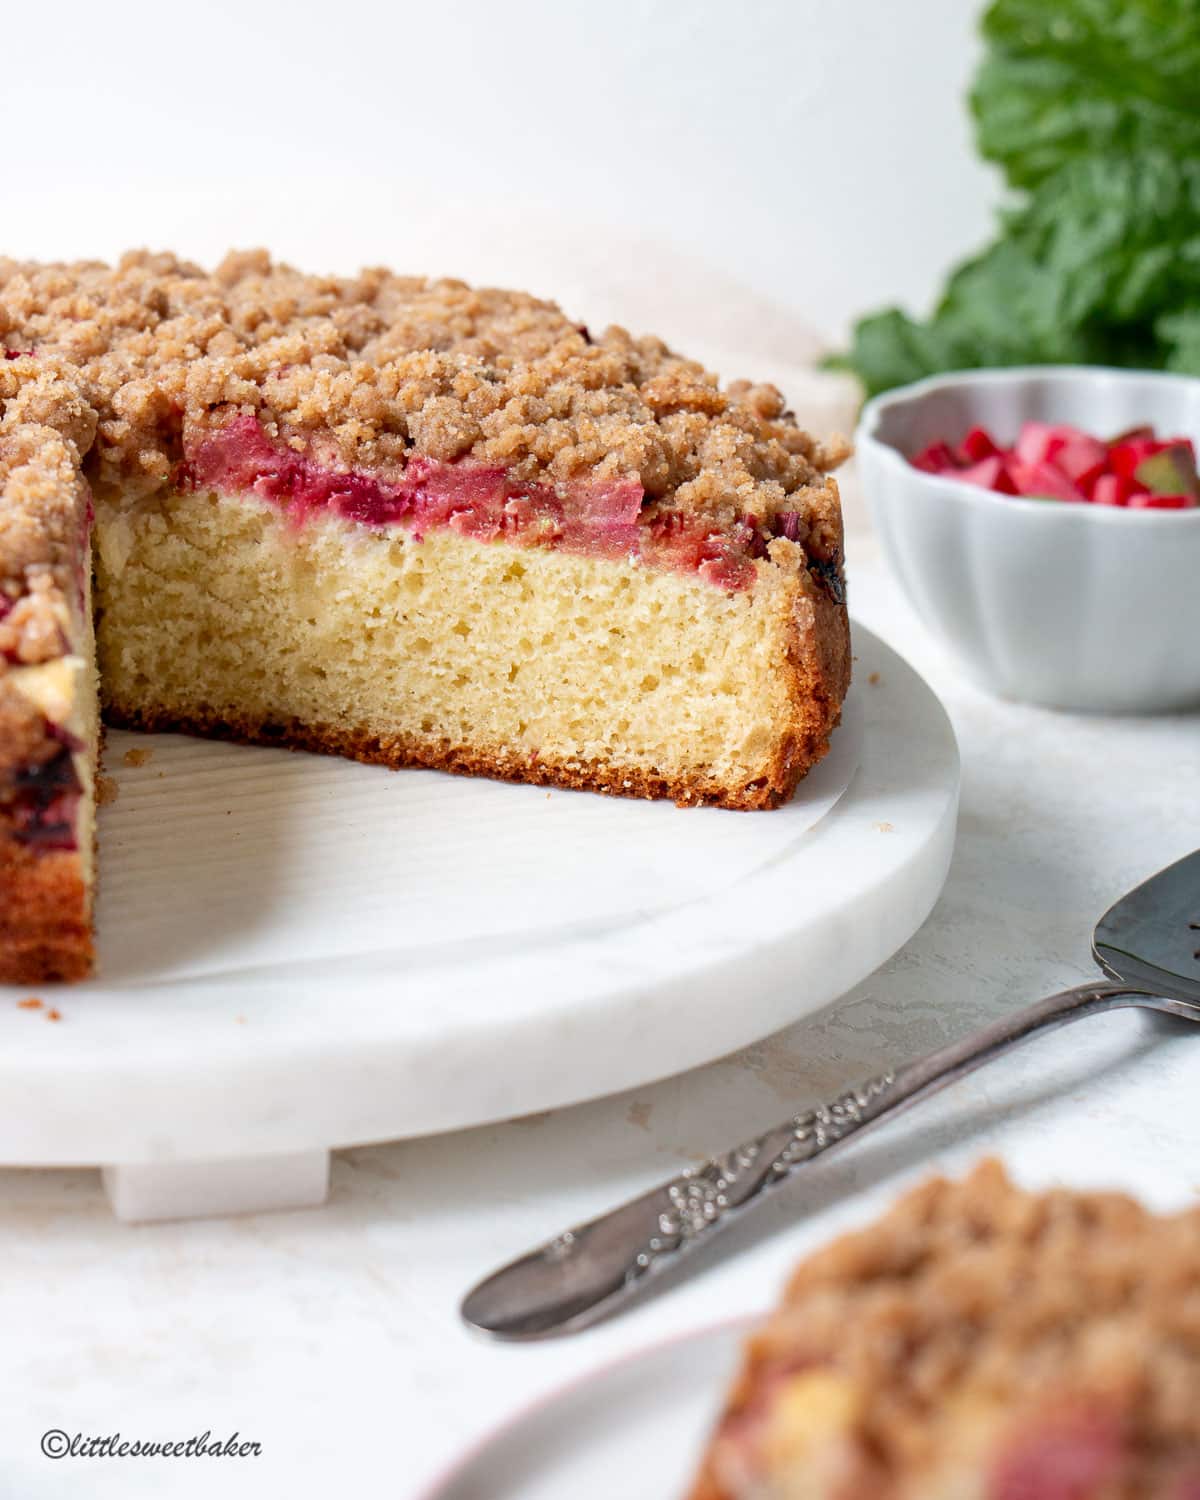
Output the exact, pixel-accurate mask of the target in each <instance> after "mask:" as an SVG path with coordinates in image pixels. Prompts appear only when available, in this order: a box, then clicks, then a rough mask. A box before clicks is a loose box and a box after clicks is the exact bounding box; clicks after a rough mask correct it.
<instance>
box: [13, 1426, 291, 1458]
mask: <svg viewBox="0 0 1200 1500" xmlns="http://www.w3.org/2000/svg"><path fill="white" fill-rule="evenodd" d="M42 1452H43V1453H44V1454H45V1455H46V1457H47V1458H258V1457H259V1456H260V1455H261V1453H262V1444H261V1443H256V1442H252V1441H249V1440H247V1439H245V1438H243V1437H242V1435H241V1433H240V1432H234V1433H231V1434H230V1435H229V1437H227V1438H219V1437H218V1438H214V1437H213V1435H212V1433H211V1432H201V1433H198V1434H196V1435H194V1436H192V1437H189V1438H176V1439H173V1440H168V1441H166V1442H163V1441H162V1440H161V1439H159V1438H124V1437H122V1436H121V1434H120V1433H119V1432H111V1433H108V1434H107V1435H106V1436H104V1437H95V1436H86V1435H85V1434H84V1433H82V1432H76V1433H70V1432H64V1431H63V1430H62V1428H61V1427H51V1428H50V1430H49V1431H48V1432H43V1433H42Z"/></svg>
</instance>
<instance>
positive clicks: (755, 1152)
mask: <svg viewBox="0 0 1200 1500" xmlns="http://www.w3.org/2000/svg"><path fill="white" fill-rule="evenodd" d="M1167 1004H1168V1002H1164V1001H1163V1000H1161V999H1159V998H1157V997H1155V996H1151V995H1149V994H1146V993H1144V992H1142V991H1138V990H1132V989H1130V988H1129V986H1127V985H1123V984H1103V983H1097V984H1087V985H1080V986H1078V987H1077V988H1075V989H1071V990H1064V991H1063V992H1062V993H1061V994H1058V995H1052V996H1050V998H1049V999H1046V1000H1041V1001H1039V1002H1038V1003H1037V1004H1036V1005H1031V1006H1029V1007H1028V1008H1027V1009H1026V1010H1022V1011H1018V1012H1017V1014H1016V1015H1014V1016H1010V1017H1008V1018H1006V1019H1005V1020H1003V1021H997V1022H995V1023H994V1024H993V1025H991V1026H987V1027H985V1028H983V1029H982V1030H981V1031H978V1032H976V1033H975V1034H974V1036H971V1037H969V1038H968V1039H967V1040H966V1041H964V1042H955V1043H952V1044H951V1045H950V1046H948V1047H943V1048H941V1049H940V1050H939V1051H937V1052H934V1053H932V1054H931V1055H930V1056H929V1057H927V1058H924V1059H922V1060H921V1061H920V1062H915V1063H910V1064H908V1066H906V1067H903V1068H900V1069H898V1070H897V1071H895V1072H892V1073H884V1074H882V1075H881V1076H880V1077H878V1078H873V1079H872V1080H871V1081H870V1082H869V1083H865V1084H863V1085H862V1086H861V1087H860V1088H857V1089H851V1090H850V1091H849V1092H848V1093H845V1094H843V1095H842V1096H841V1097H840V1098H838V1099H835V1100H834V1101H833V1102H832V1103H830V1104H824V1105H820V1106H819V1107H818V1108H816V1109H810V1110H806V1111H805V1112H804V1113H803V1114H799V1115H795V1116H793V1117H792V1118H791V1119H790V1120H785V1121H784V1122H783V1123H782V1124H780V1125H777V1126H776V1127H775V1128H774V1129H772V1130H768V1131H765V1132H764V1133H763V1134H762V1135H760V1136H756V1137H755V1138H754V1139H753V1140H750V1141H746V1142H745V1144H743V1145H741V1146H737V1147H735V1148H734V1149H733V1150H732V1151H727V1152H725V1153H724V1154H723V1155H721V1156H716V1157H713V1158H712V1159H711V1160H710V1161H707V1162H705V1163H703V1165H701V1166H699V1167H689V1168H688V1169H687V1170H686V1171H684V1172H681V1173H680V1174H679V1176H678V1177H674V1178H672V1179H671V1181H670V1182H665V1183H663V1184H662V1185H661V1186H660V1187H656V1188H654V1189H652V1190H651V1191H650V1192H648V1193H644V1194H642V1196H641V1197H640V1198H633V1199H631V1200H630V1201H629V1202H628V1203H624V1204H622V1205H621V1206H620V1207H619V1208H615V1209H613V1210H611V1211H610V1212H609V1213H606V1214H601V1215H600V1217H599V1218H595V1219H590V1220H589V1221H588V1222H587V1223H585V1224H579V1225H576V1226H575V1227H574V1228H573V1229H568V1230H567V1231H566V1232H565V1233H563V1234H560V1235H559V1236H558V1237H557V1238H555V1239H553V1240H551V1241H549V1243H547V1244H545V1245H542V1246H541V1247H540V1248H538V1249H537V1250H533V1251H531V1252H530V1253H529V1254H528V1255H524V1256H522V1257H521V1258H520V1259H519V1260H515V1261H513V1262H512V1263H511V1264H510V1265H507V1266H505V1267H503V1268H502V1269H501V1270H499V1271H496V1272H495V1273H494V1274H493V1275H491V1276H489V1277H488V1278H487V1279H486V1280H485V1281H481V1282H480V1283H479V1285H478V1286H477V1287H476V1288H475V1289H474V1290H473V1291H472V1292H470V1293H469V1295H468V1296H467V1297H466V1299H465V1300H464V1302H463V1305H462V1315H463V1318H464V1319H465V1321H466V1322H467V1323H468V1324H470V1325H471V1327H473V1328H477V1329H479V1330H480V1331H482V1332H484V1333H488V1334H491V1335H493V1336H494V1337H496V1338H505V1339H529V1338H540V1337H544V1336H546V1335H547V1334H554V1333H569V1332H574V1331H575V1330H577V1329H580V1328H584V1327H586V1326H587V1325H588V1324H589V1323H593V1322H595V1321H596V1320H597V1319H598V1318H600V1317H603V1316H605V1315H606V1314H608V1313H610V1312H612V1311H614V1310H615V1309H616V1308H618V1307H620V1306H622V1305H623V1304H624V1303H625V1302H626V1301H628V1300H629V1299H630V1298H631V1297H632V1296H633V1295H634V1294H635V1293H636V1292H637V1291H638V1290H639V1288H640V1287H641V1286H642V1284H643V1283H644V1282H645V1281H647V1280H648V1279H649V1278H650V1277H652V1276H654V1275H656V1274H658V1273H659V1272H660V1271H662V1270H664V1269H665V1268H666V1267H668V1266H670V1265H673V1264H676V1263H677V1262H678V1261H680V1260H681V1259H682V1257H683V1256H685V1255H687V1254H690V1253H691V1252H692V1251H693V1250H695V1249H696V1248H697V1247H698V1246H699V1245H701V1244H704V1243H707V1241H708V1240H709V1239H710V1238H711V1237H712V1236H713V1234H715V1233H716V1232H717V1231H718V1230H720V1229H722V1228H723V1227H724V1226H725V1225H726V1224H727V1223H729V1222H730V1221H731V1220H732V1219H734V1218H736V1217H739V1216H740V1215H741V1214H742V1213H744V1212H746V1211H747V1210H748V1209H750V1208H752V1207H753V1205H754V1204H755V1203H756V1202H757V1201H758V1200H759V1199H761V1198H762V1197H763V1195H764V1194H766V1193H768V1192H769V1191H771V1189H773V1188H775V1187H777V1186H778V1185H779V1184H780V1183H782V1182H785V1181H787V1179H788V1178H789V1177H791V1176H792V1175H793V1174H794V1173H796V1172H797V1171H799V1170H800V1169H801V1168H802V1167H803V1166H804V1165H805V1164H806V1163H807V1162H810V1161H812V1160H813V1159H814V1158H815V1157H818V1156H821V1155H823V1154H824V1153H825V1152H826V1151H830V1150H832V1149H833V1148H835V1147H836V1146H838V1145H840V1144H841V1143H842V1142H844V1141H848V1140H850V1139H851V1138H852V1137H853V1136H855V1135H856V1134H857V1133H858V1132H859V1131H861V1130H863V1129H865V1128H866V1127H867V1126H869V1125H873V1124H875V1123H876V1122H877V1121H878V1120H881V1119H883V1118H884V1117H885V1116H887V1115H891V1114H895V1113H896V1112H897V1111H898V1110H900V1109H902V1108H903V1107H905V1106H906V1105H909V1104H912V1103H915V1102H916V1101H917V1100H918V1099H922V1098H925V1097H927V1096H928V1095H929V1094H932V1093H935V1092H936V1091H937V1090H938V1089H941V1088H944V1087H945V1086H946V1085H947V1084H949V1083H953V1082H954V1081H955V1079H957V1078H961V1077H962V1076H963V1075H964V1074H966V1073H970V1072H973V1071H974V1070H975V1069H976V1068H978V1067H981V1066H982V1065H983V1064H984V1063H987V1062H990V1061H991V1060H992V1059H993V1058H994V1057H999V1056H1001V1055H1002V1054H1003V1053H1005V1052H1007V1051H1008V1050H1009V1049H1010V1048H1012V1047H1015V1046H1016V1045H1018V1044H1019V1043H1020V1042H1023V1041H1025V1040H1027V1039H1028V1038H1029V1037H1031V1036H1035V1035H1037V1034H1038V1033H1040V1032H1043V1031H1049V1030H1053V1029H1055V1028H1057V1027H1059V1026H1065V1025H1067V1024H1068V1023H1070V1022H1071V1021H1077V1020H1080V1019H1082V1018H1083V1017H1084V1016H1089V1015H1096V1014H1098V1013H1100V1012H1103V1011H1108V1010H1113V1009H1116V1008H1118V1007H1120V1006H1129V1005H1142V1006H1148V1007H1150V1008H1153V1009H1165V1008H1167Z"/></svg>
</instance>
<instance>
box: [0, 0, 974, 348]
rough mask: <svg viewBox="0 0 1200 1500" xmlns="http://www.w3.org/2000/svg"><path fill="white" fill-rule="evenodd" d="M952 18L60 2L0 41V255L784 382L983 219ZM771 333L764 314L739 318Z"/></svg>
mask: <svg viewBox="0 0 1200 1500" xmlns="http://www.w3.org/2000/svg"><path fill="white" fill-rule="evenodd" d="M976 11H977V6H976V5H975V4H974V3H972V0H907V3H905V4H902V5H897V4H890V3H887V0H838V3H836V4H830V3H828V0H748V3H744V4H741V5H731V4H729V3H728V0H690V3H684V0H605V3H603V4H578V3H561V0H560V3H551V0H507V3H505V4H496V3H492V0H443V3H440V4H420V5H415V4H411V3H390V4H381V3H373V0H339V3H338V4H336V5H330V4H328V3H322V4H317V3H314V0H296V3H293V4H290V5H287V6H280V5H274V6H272V5H264V4H248V3H246V0H209V3H206V4H205V5H204V6H202V7H191V6H186V7H185V6H181V5H169V4H168V5H164V4H161V3H153V4H147V3H124V4H122V3H115V4H109V5H103V6H100V5H96V4H94V3H87V4H81V3H64V4H59V5H57V6H55V7H54V8H53V10H51V9H49V8H47V7H46V6H40V7H22V8H19V9H16V8H14V9H13V10H12V12H11V13H9V12H7V11H6V14H5V21H4V27H5V38H4V49H3V51H4V70H3V87H2V88H0V123H2V125H3V139H4V141H5V142H6V150H5V161H4V173H3V190H2V194H0V202H2V204H3V221H2V229H0V253H4V252H7V253H9V254H19V255H38V256H49V255H56V256H64V255H77V254H86V253H91V254H97V255H103V256H110V255H113V254H115V253H117V252H119V251H120V250H121V249H122V248H123V247H125V246H127V245H129V244H131V243H149V244H153V245H157V246H164V245H169V246H172V247H178V248H180V249H182V250H183V251H185V252H187V253H190V254H193V255H195V256H198V257H201V258H205V259H209V258H211V257H213V256H214V255H217V254H219V253H220V252H221V251H222V250H223V249H224V248H225V247H226V245H227V244H228V243H229V241H230V239H231V238H234V239H236V240H237V241H239V242H240V243H243V244H245V243H255V242H261V243H269V244H270V245H271V246H272V247H274V248H276V249H277V250H278V251H279V252H280V253H282V254H284V255H286V256H288V257H289V258H292V259H294V260H297V261H301V262H303V263H305V264H311V265H312V266H313V268H314V269H315V268H317V267H318V266H328V267H330V268H337V269H350V268H352V267H353V266H355V265H356V264H358V263H361V262H362V261H363V260H377V261H378V260H390V261H393V262H395V263H396V264H398V265H400V266H403V267H405V268H408V269H412V270H414V271H418V270H419V271H438V272H440V271H447V272H452V273H457V274H459V275H463V276H465V277H467V278H469V279H487V280H492V281H499V282H509V283H517V284H528V285H530V286H531V287H533V288H535V289H537V290H544V291H546V292H548V293H550V294H552V295H556V296H558V297H559V298H560V299H561V300H563V301H564V302H566V303H567V304H569V305H570V306H571V308H572V309H574V310H577V311H578V313H579V315H580V316H584V317H588V318H595V319H596V320H597V321H603V320H604V319H606V318H609V317H615V316H618V317H620V318H622V319H623V320H624V321H626V322H628V323H630V324H634V325H637V324H640V325H643V326H648V327H651V326H652V327H656V328H658V327H661V328H662V329H663V331H665V332H666V333H667V334H668V335H669V336H671V337H673V338H676V339H679V340H681V341H682V340H683V339H684V338H685V337H686V336H687V335H688V334H690V335H691V336H692V337H693V339H698V340H700V341H701V343H709V344H714V345H717V346H720V347H723V348H746V347H748V346H749V344H750V343H752V342H753V343H762V342H763V341H762V339H760V338H757V337H756V338H755V339H753V340H749V341H748V340H746V339H745V338H743V337H739V336H738V331H739V326H740V325H741V324H742V323H743V322H744V321H746V320H749V321H750V322H752V323H754V324H756V326H759V327H763V328H765V329H767V330H768V333H767V338H766V347H764V348H763V350H762V352H763V353H764V354H766V355H769V356H770V357H777V358H780V359H794V358H795V357H796V355H797V354H803V353H804V352H805V347H806V345H805V339H804V335H803V330H804V329H805V327H807V326H811V327H813V328H814V329H815V330H817V331H819V332H822V333H824V334H825V335H826V336H833V337H836V336H838V334H839V333H840V332H841V330H842V329H843V328H844V327H845V326H846V324H847V322H848V321H849V319H850V318H851V317H852V316H853V315H854V314H855V313H856V312H857V311H859V310H862V309H863V308H865V307H868V306H871V305H874V304H875V303H877V302H879V301H880V300H881V299H894V298H899V299H905V300H911V301H912V302H914V303H916V304H917V305H921V304H923V303H924V302H925V301H926V300H927V299H928V297H929V296H930V295H931V293H932V291H933V289H934V287H935V286H936V283H937V279H938V276H939V274H940V272H941V270H942V268H943V267H944V266H945V264H946V263H947V261H948V260H949V259H951V258H953V257H954V256H956V255H958V254H960V253H962V252H964V251H966V250H969V249H970V248H971V247H972V246H974V245H975V244H977V243H978V242H979V241H980V240H981V239H982V238H983V237H984V236H985V235H986V233H987V224H988V205H989V203H990V201H991V200H992V198H993V197H994V195H995V184H994V181H993V179H992V177H991V174H990V173H989V172H988V171H986V170H985V169H984V168H983V167H981V166H980V165H979V164H978V162H977V161H976V160H975V159H974V157H973V154H972V151H971V146H970V131H969V125H968V121H967V116H966V110H965V106H964V101H963V95H964V91H965V88H966V85H967V82H968V79H969V76H970V72H971V68H972V65H973V60H974V55H975V47H976V43H975V41H974V26H975V15H976ZM767 308H770V309H771V310H772V312H771V316H770V317H767V316H765V313H766V309H767Z"/></svg>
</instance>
